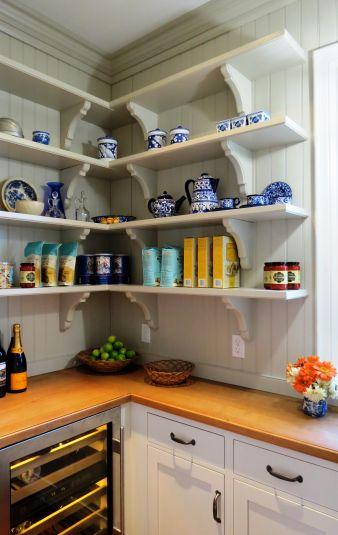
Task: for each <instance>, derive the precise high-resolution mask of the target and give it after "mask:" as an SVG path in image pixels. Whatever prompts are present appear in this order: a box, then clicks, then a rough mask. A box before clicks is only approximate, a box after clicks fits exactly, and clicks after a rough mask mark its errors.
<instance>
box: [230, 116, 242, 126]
mask: <svg viewBox="0 0 338 535" xmlns="http://www.w3.org/2000/svg"><path fill="white" fill-rule="evenodd" d="M230 124H231V129H233V128H241V127H242V126H246V115H240V116H239V117H233V118H232V119H230Z"/></svg>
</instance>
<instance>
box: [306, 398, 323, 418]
mask: <svg viewBox="0 0 338 535" xmlns="http://www.w3.org/2000/svg"><path fill="white" fill-rule="evenodd" d="M303 412H304V413H305V414H307V415H308V416H312V418H321V417H322V416H325V414H326V413H327V401H326V400H325V399H321V400H320V401H311V400H310V399H308V398H307V397H304V400H303Z"/></svg>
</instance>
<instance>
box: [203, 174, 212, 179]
mask: <svg viewBox="0 0 338 535" xmlns="http://www.w3.org/2000/svg"><path fill="white" fill-rule="evenodd" d="M201 178H213V177H212V176H211V175H209V173H201Z"/></svg>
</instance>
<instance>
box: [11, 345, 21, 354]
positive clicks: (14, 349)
mask: <svg viewBox="0 0 338 535" xmlns="http://www.w3.org/2000/svg"><path fill="white" fill-rule="evenodd" d="M22 352H23V350H22V347H21V346H20V345H19V346H17V347H12V348H11V353H15V354H16V355H19V354H20V353H22Z"/></svg>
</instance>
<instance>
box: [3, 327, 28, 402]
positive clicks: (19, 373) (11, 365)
mask: <svg viewBox="0 0 338 535" xmlns="http://www.w3.org/2000/svg"><path fill="white" fill-rule="evenodd" d="M7 374H8V375H7V377H8V379H7V390H8V392H11V393H19V392H24V391H25V390H27V362H26V357H25V353H24V352H23V349H22V343H21V327H20V324H19V323H15V324H14V325H13V343H11V346H10V350H9V353H8V355H7Z"/></svg>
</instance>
